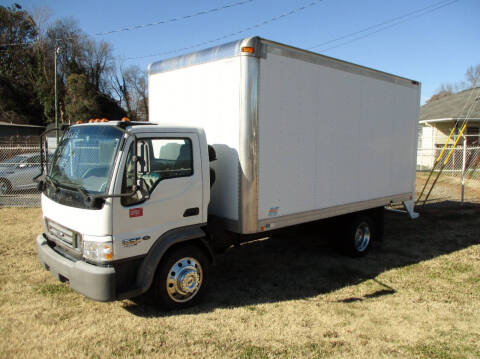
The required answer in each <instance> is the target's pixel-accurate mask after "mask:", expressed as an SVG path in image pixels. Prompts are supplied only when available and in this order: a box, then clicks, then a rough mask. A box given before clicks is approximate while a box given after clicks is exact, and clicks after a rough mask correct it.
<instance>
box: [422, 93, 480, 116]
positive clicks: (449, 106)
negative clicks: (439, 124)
mask: <svg viewBox="0 0 480 359" xmlns="http://www.w3.org/2000/svg"><path fill="white" fill-rule="evenodd" d="M475 99H478V100H477V101H478V102H480V87H476V88H474V89H468V90H465V91H461V92H458V93H456V94H453V95H450V96H445V97H441V98H439V99H438V100H435V101H432V102H430V103H427V104H425V105H423V106H422V107H421V108H420V121H425V120H436V119H439V120H440V119H442V120H443V119H450V120H457V119H461V120H463V119H464V118H465V117H467V115H468V117H469V118H476V119H478V118H480V103H478V102H477V104H476V106H473V111H472V112H470V114H469V110H470V108H471V105H472V103H473V101H475Z"/></svg>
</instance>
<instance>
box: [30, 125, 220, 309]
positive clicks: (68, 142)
mask: <svg viewBox="0 0 480 359" xmlns="http://www.w3.org/2000/svg"><path fill="white" fill-rule="evenodd" d="M45 167H46V168H45V170H46V173H45V174H44V176H43V178H42V181H41V187H42V189H43V193H42V210H43V222H44V232H43V233H42V234H40V235H39V236H38V237H37V248H38V255H39V260H40V262H41V263H42V264H43V266H44V267H45V268H46V269H48V270H49V271H50V272H51V273H52V274H53V275H54V276H55V277H56V278H58V279H59V280H61V281H68V282H69V284H70V286H71V287H72V288H73V289H75V290H76V291H78V292H80V293H82V294H84V295H86V296H87V297H90V298H92V299H95V300H99V301H110V300H117V299H122V298H126V297H132V296H136V295H139V294H142V293H144V292H146V291H147V290H148V289H149V288H150V287H151V286H152V283H154V281H155V279H156V278H157V277H158V275H159V274H158V270H159V268H160V267H161V266H160V267H159V263H160V262H161V261H162V263H164V262H167V264H166V265H167V266H168V268H163V267H162V268H163V270H164V272H165V274H164V277H165V278H163V280H162V283H159V284H157V285H154V286H153V288H154V289H155V292H156V296H157V297H159V298H160V300H162V301H164V302H165V303H164V304H165V305H167V306H171V307H174V306H175V305H181V303H184V302H190V301H191V300H192V299H193V297H194V296H196V295H197V294H198V292H199V291H200V289H201V288H203V286H202V281H203V280H204V278H203V276H204V274H205V271H206V267H207V266H208V261H209V260H210V257H211V255H210V250H209V248H208V242H207V240H206V239H205V232H204V228H205V226H206V223H207V208H208V204H209V198H210V185H209V183H210V170H209V155H208V147H207V142H206V137H205V133H204V131H203V130H202V129H200V128H193V127H175V128H173V127H165V126H158V125H152V124H146V123H134V122H107V123H92V124H90V123H89V124H78V125H74V126H71V127H70V128H68V130H67V131H66V132H65V134H64V136H63V137H62V139H61V141H60V143H59V146H58V149H57V151H56V152H55V155H54V157H53V160H52V161H51V163H49V164H48V165H47V166H45ZM182 242H188V246H186V245H185V243H184V245H181V244H182ZM185 248H187V249H188V250H190V252H188V253H184V254H182V253H183V252H185ZM172 253H173V257H172V256H171V255H172ZM179 253H180V254H179ZM169 255H170V256H169ZM167 271H168V274H166V273H167Z"/></svg>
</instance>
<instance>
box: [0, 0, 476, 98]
mask: <svg viewBox="0 0 480 359" xmlns="http://www.w3.org/2000/svg"><path fill="white" fill-rule="evenodd" d="M14 2H16V3H18V4H20V5H21V6H22V7H23V8H24V9H25V10H27V11H30V12H33V11H35V10H36V9H48V10H49V13H50V17H49V21H50V22H53V21H55V20H56V19H59V18H66V17H67V18H74V19H75V20H77V21H78V25H79V26H80V28H82V29H83V31H85V32H86V33H87V34H90V35H92V36H93V37H94V38H95V39H97V40H104V41H107V42H109V43H110V44H111V45H112V46H113V49H114V55H115V57H117V58H118V61H119V63H121V64H122V65H123V66H128V65H131V64H134V65H138V66H139V67H140V68H142V69H145V70H146V69H147V66H148V64H150V63H152V62H155V61H158V60H162V59H165V58H169V57H173V56H177V55H180V54H182V53H188V52H193V51H197V50H201V49H204V48H208V47H211V46H216V45H220V44H223V43H226V42H230V41H233V40H237V39H240V38H244V37H250V36H261V37H263V38H266V39H269V40H274V41H278V42H281V43H286V44H289V45H292V46H295V47H299V48H302V49H308V50H311V51H315V52H319V53H321V54H324V55H327V56H331V57H335V58H339V59H341V60H344V61H348V62H353V63H355V64H359V65H362V66H367V67H371V68H374V69H378V70H381V71H385V72H388V73H392V74H395V75H398V76H403V77H406V78H409V79H413V80H417V81H420V82H421V83H422V95H421V103H424V102H425V101H426V100H427V99H428V98H430V97H431V96H432V95H433V94H434V93H435V91H436V90H437V89H438V88H439V87H440V85H442V84H445V83H455V82H459V81H462V80H464V78H465V71H466V69H467V68H468V67H469V66H472V65H477V64H480V21H479V15H480V0H457V1H455V0H289V1H287V0H276V1H271V0H205V1H198V0H196V1H194V0H181V1H179V0H177V1H153V0H149V1H147V0H136V1H131V0H129V1H123V0H101V1H99V0H96V1H95V0H82V1H78V0H16V1H5V0H0V4H1V5H3V6H10V5H12V4H13V3H14ZM228 5H234V6H231V7H227V6H228ZM302 8H303V9H302ZM217 9H219V10H217ZM421 9H425V10H423V11H419V10H421ZM435 9H436V10H435ZM205 10H212V11H210V12H207V13H206V14H203V15H196V16H193V17H189V18H187V19H182V18H183V17H185V16H189V15H192V14H197V13H199V12H202V11H205ZM281 15H285V16H282V17H281ZM173 18H179V19H178V20H177V21H173V22H168V21H167V23H165V24H161V25H156V26H148V27H142V28H140V29H135V30H130V31H122V32H115V33H111V34H106V35H98V34H99V33H105V32H109V31H112V30H118V29H121V28H125V27H131V26H135V25H142V24H149V23H156V22H160V21H164V20H169V19H173ZM395 18H397V20H396V21H394V22H389V21H390V20H392V19H395ZM272 19H273V20H272ZM382 23H383V24H384V25H383V26H380V27H374V26H375V25H377V24H382ZM256 25H259V26H258V27H255V26H256ZM252 27H254V28H252ZM249 28H250V29H249ZM368 28H370V30H366V31H363V32H359V31H362V30H365V29H368ZM238 32H240V33H238ZM232 33H236V34H234V35H231V34H232ZM352 33H357V35H354V36H346V35H349V34H352ZM344 36H346V37H344ZM341 37H344V38H343V39H341V40H339V41H335V42H331V43H328V44H327V45H323V46H317V45H320V44H323V43H325V42H329V41H331V40H335V39H338V38H341ZM218 38H222V39H219V40H216V39H218ZM198 44H202V45H200V46H196V45H198ZM183 48H189V50H183V51H177V50H180V49H183ZM151 54H155V56H151V57H144V56H148V55H151ZM136 57H143V58H136Z"/></svg>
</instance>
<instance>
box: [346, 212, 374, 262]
mask: <svg viewBox="0 0 480 359" xmlns="http://www.w3.org/2000/svg"><path fill="white" fill-rule="evenodd" d="M376 240H377V226H376V222H375V220H374V217H373V216H369V215H365V214H362V215H354V216H353V217H350V223H349V224H348V226H346V232H345V234H344V238H343V250H344V252H345V253H346V254H348V255H350V256H352V257H363V256H365V255H366V254H367V253H368V252H370V250H371V248H372V246H373V245H374V243H375V241H376Z"/></svg>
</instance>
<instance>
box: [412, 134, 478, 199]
mask: <svg viewBox="0 0 480 359" xmlns="http://www.w3.org/2000/svg"><path fill="white" fill-rule="evenodd" d="M477 139H478V135H476V136H471V137H470V136H464V138H463V139H460V141H459V142H458V144H457V146H456V147H455V148H453V149H452V147H453V145H449V146H447V147H446V148H445V151H443V153H442V149H443V145H435V146H433V148H428V147H427V148H425V147H423V148H419V149H418V151H417V197H418V195H419V194H420V191H421V190H422V188H423V186H424V185H425V182H426V181H427V179H428V177H429V175H430V172H431V171H432V168H433V167H435V169H434V170H433V172H432V174H431V178H430V181H429V184H428V185H427V187H426V188H425V192H424V194H423V196H422V200H423V199H424V198H425V196H426V194H427V193H428V192H429V190H430V187H431V185H432V184H433V183H434V181H435V179H436V178H437V176H438V175H439V173H440V172H441V174H440V176H439V177H438V180H437V182H436V184H435V186H434V188H433V189H432V191H431V194H430V196H429V198H428V202H429V203H435V202H443V201H456V202H471V203H478V202H480V143H478V140H477ZM452 142H453V141H452ZM435 163H436V165H435ZM442 167H443V168H442ZM420 203H422V201H420Z"/></svg>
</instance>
